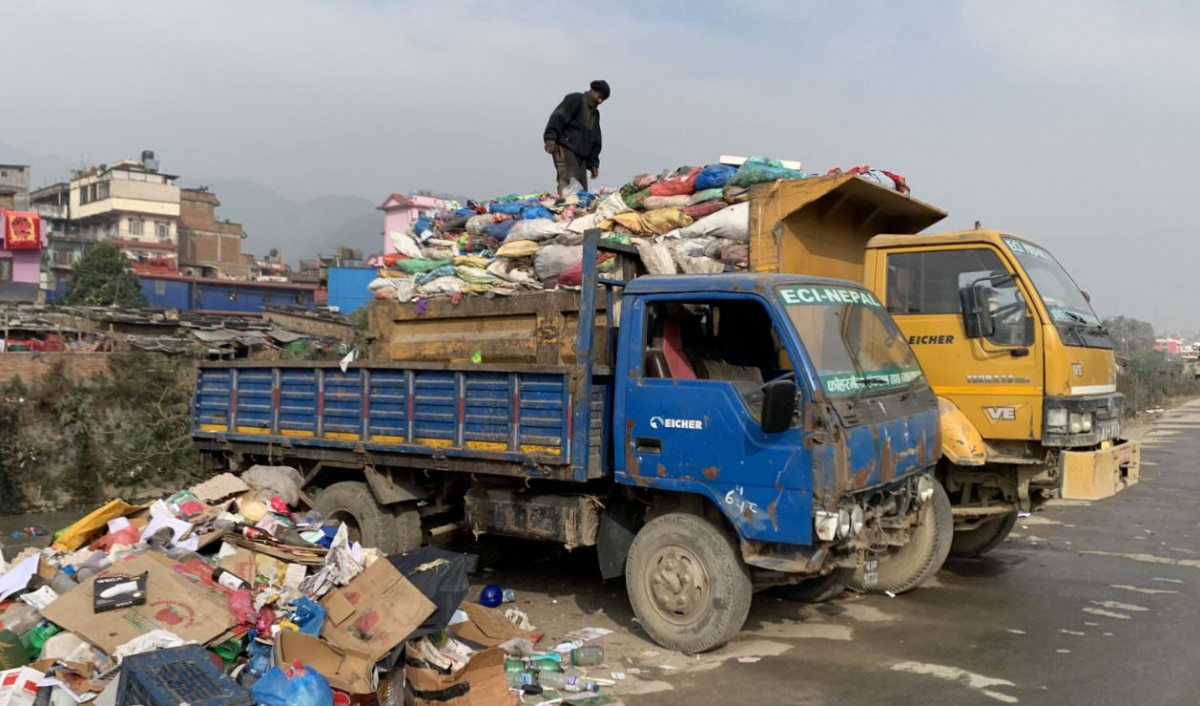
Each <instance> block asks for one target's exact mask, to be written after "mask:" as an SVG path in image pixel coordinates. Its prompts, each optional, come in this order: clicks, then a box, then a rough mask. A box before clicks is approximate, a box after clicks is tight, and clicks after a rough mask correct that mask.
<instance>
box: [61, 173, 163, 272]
mask: <svg viewBox="0 0 1200 706" xmlns="http://www.w3.org/2000/svg"><path fill="white" fill-rule="evenodd" d="M175 179H176V177H175V176H174V175H171V174H164V173H162V172H160V171H159V168H158V160H157V159H156V158H155V156H154V153H153V152H150V151H145V152H142V158H141V160H132V159H125V160H121V161H119V162H116V163H114V164H102V165H100V166H98V167H93V168H91V169H87V170H84V171H80V172H76V173H75V175H74V176H72V178H71V182H70V200H69V203H68V208H69V210H70V219H71V223H72V225H73V226H76V228H77V230H76V235H77V236H79V237H83V238H84V239H86V240H90V241H91V242H106V243H109V244H111V245H115V246H117V247H118V248H120V249H121V250H123V251H124V252H125V253H126V254H127V255H128V256H129V257H130V259H131V260H132V261H133V263H132V264H133V266H134V269H135V270H138V271H139V272H143V273H162V274H173V273H175V272H177V271H178V242H179V230H178V226H179V212H180V194H179V191H180V189H179V187H178V186H176V185H175Z"/></svg>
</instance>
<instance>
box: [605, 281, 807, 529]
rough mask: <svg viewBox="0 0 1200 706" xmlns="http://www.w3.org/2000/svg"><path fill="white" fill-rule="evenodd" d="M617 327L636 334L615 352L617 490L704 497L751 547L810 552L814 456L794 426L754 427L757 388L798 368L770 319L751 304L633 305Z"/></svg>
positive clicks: (678, 301)
mask: <svg viewBox="0 0 1200 706" xmlns="http://www.w3.org/2000/svg"><path fill="white" fill-rule="evenodd" d="M623 326H632V327H634V328H633V329H632V330H635V331H640V334H638V335H631V336H629V337H628V338H626V339H624V340H623V344H622V345H623V350H622V354H623V355H624V356H626V357H627V358H626V359H627V361H628V366H629V370H628V374H627V375H619V376H618V379H619V380H621V382H622V384H621V385H619V386H618V389H617V399H616V408H617V410H619V412H618V414H623V415H624V419H623V420H622V419H620V418H618V420H617V423H618V425H619V426H618V427H617V428H619V429H623V430H624V437H623V442H624V453H622V454H618V456H619V458H618V462H617V467H618V470H617V474H616V477H617V480H618V481H620V482H622V483H626V484H629V485H637V486H642V487H654V488H662V489H668V490H676V491H682V492H691V493H699V494H702V495H706V496H708V497H709V498H711V499H712V500H713V501H714V502H715V503H716V504H717V505H718V507H720V508H721V509H722V510H723V511H724V513H725V515H726V516H727V517H728V518H729V519H730V521H731V522H733V523H734V524H735V525H736V526H737V527H738V528H739V530H740V532H741V534H742V535H743V536H745V537H747V538H752V539H759V540H764V541H773V542H785V543H793V544H808V543H809V542H810V541H811V536H812V488H811V470H812V450H811V448H810V447H809V446H808V444H807V443H806V440H805V438H804V436H803V434H804V432H803V430H802V429H801V425H800V424H799V420H797V421H796V422H795V423H793V425H792V427H791V428H790V429H787V430H785V431H783V432H779V433H775V434H764V433H763V431H762V428H761V426H760V424H761V421H760V420H761V412H762V410H761V405H762V385H763V384H764V383H765V382H767V381H770V380H773V379H776V378H779V377H781V376H786V375H791V376H793V379H794V372H793V368H792V361H793V360H798V359H797V358H796V357H795V355H794V352H793V351H791V350H789V347H790V345H791V344H790V343H789V342H788V341H787V339H786V338H785V337H781V336H780V335H779V330H780V329H779V325H778V322H777V321H775V317H774V314H773V313H772V311H771V310H770V309H769V308H768V307H767V306H765V305H764V303H763V301H762V300H761V299H759V298H758V297H756V296H750V295H746V296H741V295H726V296H715V295H714V296H713V297H712V298H706V299H703V300H697V299H695V298H694V297H693V298H682V297H677V298H672V297H656V298H641V299H637V300H635V301H634V302H633V306H632V307H631V310H630V311H629V312H627V318H625V319H624V321H623ZM798 389H799V387H798ZM798 405H799V408H800V409H803V408H804V407H803V401H802V400H798Z"/></svg>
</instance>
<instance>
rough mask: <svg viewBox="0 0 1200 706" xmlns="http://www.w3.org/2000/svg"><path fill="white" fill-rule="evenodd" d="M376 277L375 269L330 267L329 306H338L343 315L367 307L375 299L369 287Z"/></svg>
mask: <svg viewBox="0 0 1200 706" xmlns="http://www.w3.org/2000/svg"><path fill="white" fill-rule="evenodd" d="M376 276H377V274H376V270H375V268H373V267H330V268H329V306H336V307H337V308H338V311H340V312H341V313H343V314H352V313H354V312H355V311H356V310H358V309H360V308H362V307H364V306H366V305H367V304H368V303H369V302H370V301H371V300H372V299H373V298H374V297H372V296H371V293H370V292H368V291H367V285H368V284H370V283H371V280H373V279H375V277H376Z"/></svg>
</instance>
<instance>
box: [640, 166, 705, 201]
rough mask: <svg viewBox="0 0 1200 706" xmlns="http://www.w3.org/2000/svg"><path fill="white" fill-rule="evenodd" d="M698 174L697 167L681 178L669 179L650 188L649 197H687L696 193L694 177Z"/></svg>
mask: <svg viewBox="0 0 1200 706" xmlns="http://www.w3.org/2000/svg"><path fill="white" fill-rule="evenodd" d="M699 174H700V168H699V167H697V168H696V169H693V170H692V171H690V172H688V173H687V174H684V175H683V176H677V177H671V178H670V179H663V180H662V181H660V182H658V183H657V184H654V185H652V186H651V187H650V195H651V196H687V195H689V194H694V193H696V176H697V175H699Z"/></svg>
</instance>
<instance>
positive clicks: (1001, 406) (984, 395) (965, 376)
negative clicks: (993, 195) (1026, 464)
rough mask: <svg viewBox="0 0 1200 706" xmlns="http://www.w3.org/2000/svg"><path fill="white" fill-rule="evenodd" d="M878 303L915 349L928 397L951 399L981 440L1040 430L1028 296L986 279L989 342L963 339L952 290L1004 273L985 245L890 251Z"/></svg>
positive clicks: (1038, 359) (1038, 361) (1038, 362)
mask: <svg viewBox="0 0 1200 706" xmlns="http://www.w3.org/2000/svg"><path fill="white" fill-rule="evenodd" d="M886 263H887V286H886V294H885V297H886V300H887V301H886V304H887V309H888V312H889V313H891V315H892V316H893V318H895V320H896V323H897V324H898V325H899V326H900V329H901V331H903V332H904V334H905V335H906V336H907V337H908V342H909V345H911V346H912V347H913V350H914V351H916V354H917V358H918V359H919V360H920V361H921V367H922V368H923V369H924V371H925V376H926V377H927V378H928V380H929V383H930V385H931V386H932V387H933V390H934V392H936V393H937V394H938V395H939V396H941V397H945V398H947V399H948V400H950V401H951V402H954V403H955V404H957V405H958V407H959V408H960V409H961V410H962V411H963V413H964V414H966V415H967V418H968V419H970V420H971V423H972V424H974V425H975V428H976V429H978V430H979V431H980V433H981V434H982V435H983V437H984V438H985V439H1019V440H1025V439H1032V438H1037V436H1036V432H1037V430H1038V429H1040V428H1041V423H1042V420H1041V399H1042V391H1043V369H1042V367H1043V361H1042V356H1041V354H1040V351H1041V347H1040V345H1039V344H1040V341H1039V339H1038V337H1039V336H1040V335H1041V332H1040V327H1038V326H1036V325H1035V316H1036V314H1035V313H1034V310H1033V307H1032V306H1030V304H1029V302H1030V297H1029V292H1027V291H1025V290H1024V289H1023V284H1022V283H1021V282H1019V281H1017V280H1016V279H1015V278H1014V279H1011V280H1006V281H1002V280H1000V278H995V279H993V280H992V283H991V284H990V285H989V287H990V296H989V308H990V310H991V312H992V314H993V320H994V321H995V323H996V330H995V333H993V334H992V335H991V336H990V337H987V338H976V339H969V338H967V336H966V331H965V328H964V325H963V319H962V305H961V303H960V299H959V290H960V289H962V288H963V287H970V286H972V284H974V283H976V282H980V281H981V280H986V279H987V278H989V277H993V276H995V275H1005V274H1007V275H1011V274H1012V270H1011V268H1009V267H1008V266H1007V265H1006V264H1005V262H1004V260H1003V258H1002V257H1001V256H1000V254H999V253H998V252H996V251H995V250H994V249H992V248H990V247H985V246H966V247H962V248H954V249H939V250H927V251H910V252H903V251H900V252H892V253H889V254H888V255H887V259H886Z"/></svg>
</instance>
